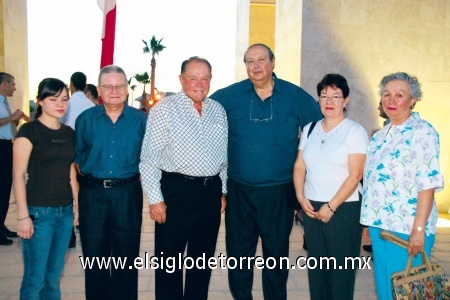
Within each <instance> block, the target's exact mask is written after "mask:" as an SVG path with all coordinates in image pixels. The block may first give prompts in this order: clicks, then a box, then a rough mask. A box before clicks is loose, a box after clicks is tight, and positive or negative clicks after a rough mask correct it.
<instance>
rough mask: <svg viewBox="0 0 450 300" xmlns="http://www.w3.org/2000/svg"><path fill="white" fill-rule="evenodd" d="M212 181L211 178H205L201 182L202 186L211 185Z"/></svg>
mask: <svg viewBox="0 0 450 300" xmlns="http://www.w3.org/2000/svg"><path fill="white" fill-rule="evenodd" d="M213 180H214V178H212V177H208V178H205V179H204V180H203V185H208V184H211V183H212V182H213Z"/></svg>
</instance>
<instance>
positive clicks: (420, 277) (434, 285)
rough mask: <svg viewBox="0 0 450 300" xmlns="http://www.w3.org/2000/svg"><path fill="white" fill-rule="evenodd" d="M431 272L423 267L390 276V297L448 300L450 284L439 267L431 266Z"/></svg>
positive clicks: (401, 299) (417, 299) (397, 299)
mask: <svg viewBox="0 0 450 300" xmlns="http://www.w3.org/2000/svg"><path fill="white" fill-rule="evenodd" d="M431 268H432V270H431V272H428V270H427V268H426V267H425V266H423V267H417V268H413V269H411V271H410V273H409V274H407V276H406V274H405V273H403V272H398V273H395V274H393V275H392V278H391V280H392V297H393V298H394V299H396V300H410V299H414V300H422V299H423V300H445V299H450V283H449V281H448V279H447V277H446V276H445V272H444V270H442V268H441V267H440V266H439V265H436V264H434V265H432V266H431Z"/></svg>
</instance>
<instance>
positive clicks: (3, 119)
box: [0, 117, 13, 127]
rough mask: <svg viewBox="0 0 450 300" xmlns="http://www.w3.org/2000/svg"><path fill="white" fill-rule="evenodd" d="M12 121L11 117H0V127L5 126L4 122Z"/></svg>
mask: <svg viewBox="0 0 450 300" xmlns="http://www.w3.org/2000/svg"><path fill="white" fill-rule="evenodd" d="M12 121H13V119H12V118H11V117H8V118H1V119H0V127H1V126H5V125H6V124H9V123H11V122H12Z"/></svg>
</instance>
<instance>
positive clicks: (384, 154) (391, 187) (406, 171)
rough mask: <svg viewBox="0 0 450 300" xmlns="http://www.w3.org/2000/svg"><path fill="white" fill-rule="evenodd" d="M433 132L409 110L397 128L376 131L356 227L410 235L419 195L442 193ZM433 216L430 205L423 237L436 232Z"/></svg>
mask: <svg viewBox="0 0 450 300" xmlns="http://www.w3.org/2000/svg"><path fill="white" fill-rule="evenodd" d="M443 187H444V179H443V177H442V174H441V171H440V168H439V134H438V133H437V131H436V130H435V129H434V128H433V126H432V125H431V124H430V123H428V122H427V121H425V120H422V119H421V118H420V115H419V113H417V112H413V113H412V115H411V116H410V117H409V119H408V120H406V121H405V122H404V123H403V124H401V125H391V124H389V125H386V126H385V127H383V128H382V129H381V130H379V131H378V132H376V133H375V134H374V135H373V137H372V139H371V141H370V143H369V147H368V151H367V158H366V163H365V166H364V190H363V202H362V207H361V220H360V221H361V224H363V225H367V226H374V227H379V228H382V229H386V230H390V231H394V232H399V233H403V234H410V233H411V230H412V226H413V222H414V217H415V215H416V207H417V197H418V193H419V191H422V190H427V189H435V192H438V191H440V190H442V189H443ZM437 219H438V212H437V208H436V201H435V202H434V203H433V208H432V210H431V213H430V216H429V218H428V221H427V224H426V235H430V234H435V233H436V223H437Z"/></svg>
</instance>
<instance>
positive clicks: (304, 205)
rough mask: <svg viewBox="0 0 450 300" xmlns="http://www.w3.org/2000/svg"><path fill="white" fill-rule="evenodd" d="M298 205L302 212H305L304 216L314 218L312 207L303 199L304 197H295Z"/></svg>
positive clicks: (314, 213)
mask: <svg viewBox="0 0 450 300" xmlns="http://www.w3.org/2000/svg"><path fill="white" fill-rule="evenodd" d="M297 199H298V203H300V206H301V207H302V210H303V211H304V212H305V214H306V215H307V216H308V217H310V218H314V219H315V218H316V212H315V211H314V207H313V206H312V204H311V202H310V201H309V200H308V199H307V198H305V197H297Z"/></svg>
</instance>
